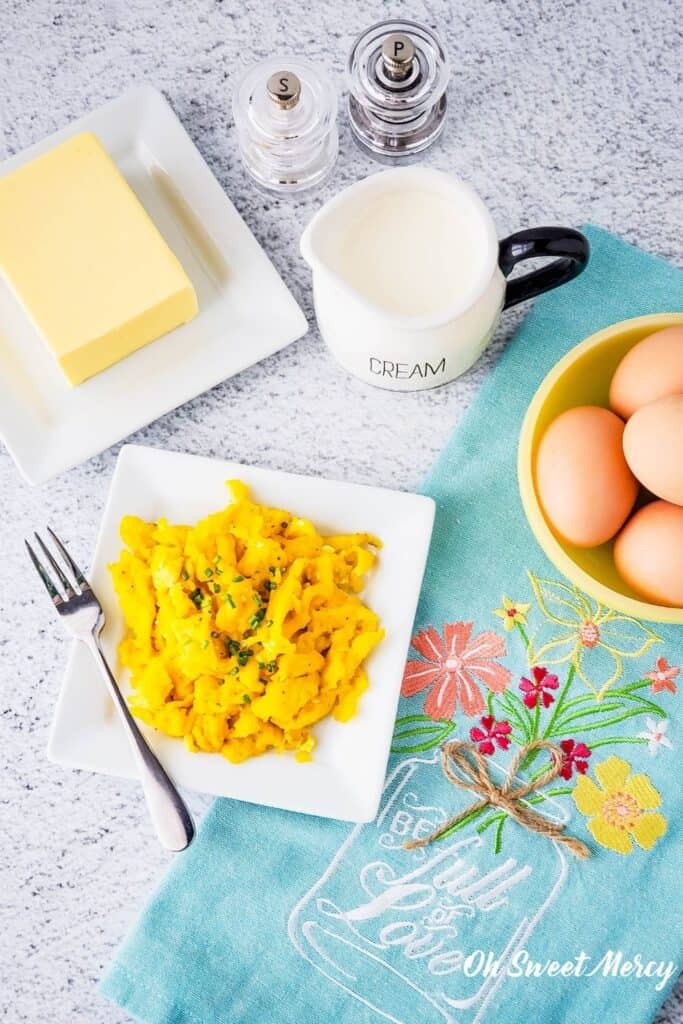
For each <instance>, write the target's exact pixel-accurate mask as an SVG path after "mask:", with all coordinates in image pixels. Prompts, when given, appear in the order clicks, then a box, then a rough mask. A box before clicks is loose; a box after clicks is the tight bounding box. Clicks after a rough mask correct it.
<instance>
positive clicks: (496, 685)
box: [401, 622, 512, 721]
mask: <svg viewBox="0 0 683 1024" xmlns="http://www.w3.org/2000/svg"><path fill="white" fill-rule="evenodd" d="M472 626H473V623H472V622H453V623H450V622H447V623H446V624H445V626H444V627H443V638H442V637H440V636H439V634H438V633H437V631H436V630H435V629H434V627H433V626H429V627H428V628H427V629H422V630H420V632H419V633H418V634H417V635H416V636H414V637H413V647H414V648H415V650H416V651H417V652H418V654H421V655H422V657H423V658H424V659H425V660H424V661H417V660H415V661H409V662H408V664H407V665H406V670H405V673H404V676H403V685H402V686H401V693H402V694H403V696H404V697H412V696H413V695H414V694H416V693H419V692H420V690H426V689H427V687H429V688H430V693H429V695H428V696H427V699H426V700H425V703H424V709H425V713H426V714H428V715H429V717H430V718H433V719H434V721H438V720H439V719H442V718H452V717H453V714H454V712H455V708H456V704H460V706H461V707H462V710H463V712H464V713H465V714H466V715H468V716H469V717H470V718H471V717H472V716H473V715H478V714H481V712H482V711H485V710H486V704H485V703H484V698H483V697H482V695H481V691H480V689H479V687H478V685H477V680H479V682H481V683H483V684H484V686H486V687H487V688H488V689H489V690H492V691H493V692H494V693H501V692H502V691H503V690H504V689H505V688H506V686H508V684H509V682H510V678H511V676H512V673H511V672H510V670H509V669H507V668H505V666H504V665H499V664H498V662H497V661H496V660H495V659H496V658H502V657H503V656H504V654H505V653H506V651H505V641H504V640H503V638H502V637H500V636H498V635H497V634H496V633H492V632H491V631H490V630H485V631H484V632H483V633H478V634H477V636H475V637H472Z"/></svg>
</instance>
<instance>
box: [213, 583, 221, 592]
mask: <svg viewBox="0 0 683 1024" xmlns="http://www.w3.org/2000/svg"><path fill="white" fill-rule="evenodd" d="M213 592H214V594H220V592H221V585H220V583H214V585H213Z"/></svg>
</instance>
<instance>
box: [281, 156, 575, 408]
mask: <svg viewBox="0 0 683 1024" xmlns="http://www.w3.org/2000/svg"><path fill="white" fill-rule="evenodd" d="M301 254H302V256H303V258H304V259H305V260H306V262H307V263H308V264H309V266H310V267H311V269H312V271H313V296H314V302H315V311H316V317H317V320H318V326H319V328H320V333H321V334H322V337H323V339H324V340H325V342H326V344H327V345H328V347H329V349H330V350H331V352H332V354H333V355H334V356H335V358H336V359H337V360H338V362H339V363H341V365H342V366H344V367H345V368H346V369H347V370H348V371H349V372H350V373H352V374H355V376H356V377H360V378H361V380H364V381H366V382H367V383H368V384H375V385H377V386H378V387H382V388H388V389H390V390H394V391H418V390H423V389H426V388H433V387H438V386H439V385H440V384H446V383H448V381H451V380H453V379H454V378H456V377H458V376H460V374H462V373H464V372H465V370H467V369H469V367H470V366H471V365H472V364H473V363H474V362H475V361H476V360H477V359H478V358H479V356H480V355H481V353H482V352H483V350H484V348H485V347H486V345H487V344H488V342H489V341H490V339H491V337H492V335H493V333H494V331H495V329H496V326H497V324H498V320H499V318H500V314H501V311H502V310H503V309H505V308H507V307H508V306H514V305H516V304H517V303H518V302H523V301H524V300H525V299H530V298H533V297H534V296H535V295H540V293H541V292H545V291H549V290H550V289H551V288H557V287H558V286H559V285H561V284H564V283H565V282H567V281H570V280H571V279H572V278H573V277H576V276H577V274H580V273H581V271H582V270H583V269H584V267H585V266H586V264H587V262H588V254H589V246H588V240H587V239H586V238H585V237H584V236H583V235H582V234H581V233H580V232H578V231H574V230H572V229H571V228H564V227H540V228H530V229H528V230H525V231H518V232H516V233H515V234H512V235H510V236H509V237H507V238H504V239H503V240H502V241H501V242H498V239H497V235H496V229H495V226H494V223H493V219H492V217H491V214H490V213H489V211H488V209H487V207H486V206H485V204H484V203H483V202H482V200H481V199H480V198H479V196H478V195H477V194H476V192H475V191H474V190H473V189H472V188H471V187H470V186H469V185H467V184H465V183H464V182H462V181H459V180H458V179H457V178H454V177H453V176H452V175H450V174H447V173H445V172H443V171H438V170H435V169H433V168H430V167H424V166H410V167H400V168H396V169H391V170H385V171H380V172H379V173H377V174H372V175H370V177H368V178H364V179H363V180H361V181H358V182H356V183H355V184H353V185H350V186H349V187H348V188H346V189H344V190H343V191H342V192H340V193H338V194H337V195H336V196H334V197H333V198H332V199H331V200H329V201H328V202H327V203H325V205H324V206H323V207H322V208H321V209H320V210H319V211H318V213H317V214H316V215H315V216H314V217H313V219H312V221H311V222H310V223H309V225H308V227H307V228H306V229H305V231H304V233H303V236H302V238H301ZM539 256H542V257H548V256H550V257H557V258H556V259H554V260H553V261H552V262H551V263H549V264H547V265H545V266H543V267H541V268H540V269H537V270H532V271H530V272H529V273H527V274H524V275H523V276H520V277H517V278H515V279H514V280H511V281H508V280H507V277H508V275H509V274H510V273H511V271H512V269H513V267H514V266H515V265H516V264H517V263H519V262H520V261H522V260H526V259H530V258H533V257H539Z"/></svg>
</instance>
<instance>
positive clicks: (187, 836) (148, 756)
mask: <svg viewBox="0 0 683 1024" xmlns="http://www.w3.org/2000/svg"><path fill="white" fill-rule="evenodd" d="M86 642H87V641H86ZM87 646H88V647H89V648H90V650H91V651H92V653H93V655H94V657H95V661H96V662H97V664H98V665H99V667H100V670H101V672H102V675H103V676H104V678H105V681H106V683H107V686H108V688H109V692H110V693H111V696H112V697H113V699H114V703H115V704H116V708H117V711H118V713H119V715H120V717H121V721H122V722H123V726H124V728H125V730H126V733H127V734H128V739H129V740H130V743H131V746H132V748H133V753H134V755H135V761H136V764H137V767H138V772H139V776H140V782H141V783H142V789H143V792H144V794H145V800H146V801H147V809H148V810H149V814H150V817H151V819H152V823H153V825H154V828H155V830H156V834H157V836H158V837H159V841H160V842H161V844H162V846H164V847H165V848H166V849H167V850H173V851H175V852H178V851H180V850H184V849H185V848H186V847H187V846H189V845H190V843H191V842H192V838H193V836H194V823H193V821H192V817H191V815H190V812H189V811H188V809H187V807H186V806H185V803H184V801H183V799H182V797H181V796H180V793H179V792H178V790H177V789H176V787H175V786H174V785H173V783H172V782H171V780H170V778H169V777H168V775H167V774H166V772H165V770H164V768H163V767H162V765H161V762H160V761H159V759H158V758H157V756H156V754H155V753H154V752H153V751H152V749H151V748H150V746H149V745H148V743H147V741H146V740H145V738H144V736H143V735H142V733H141V732H140V730H139V728H138V726H137V723H136V721H135V719H134V718H133V716H132V714H131V713H130V709H129V707H128V704H127V703H126V701H125V698H124V697H123V694H122V693H121V691H120V689H119V685H118V683H117V682H116V679H115V678H114V675H113V673H112V671H111V669H110V668H109V664H108V662H107V659H106V658H105V656H104V653H103V651H102V648H101V647H100V643H99V639H98V637H97V636H94V635H93V636H92V638H91V640H90V642H87Z"/></svg>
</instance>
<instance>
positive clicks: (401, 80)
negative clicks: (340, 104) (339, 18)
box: [347, 20, 450, 161]
mask: <svg viewBox="0 0 683 1024" xmlns="http://www.w3.org/2000/svg"><path fill="white" fill-rule="evenodd" d="M449 77H450V69H449V66H448V58H447V57H446V53H445V51H444V48H443V45H442V44H441V42H440V40H439V38H438V37H437V36H436V35H435V33H434V32H432V30H431V29H429V28H427V27H426V26H425V25H419V24H418V23H417V22H414V21H402V20H401V21H393V20H390V21H380V22H378V23H377V24H375V25H371V26H370V28H368V29H366V30H365V32H362V33H361V35H360V36H359V37H358V39H357V40H356V42H355V43H354V45H353V47H352V49H351V53H350V54H349V59H348V64H347V78H348V85H349V101H348V102H349V117H350V119H351V128H352V131H353V134H354V136H355V139H356V141H357V142H358V143H359V145H360V146H361V148H362V149H364V150H366V151H367V152H369V153H370V154H371V155H372V156H374V157H375V158H376V159H379V160H394V159H402V160H404V161H405V160H406V159H407V158H410V157H411V156H414V155H416V154H418V153H421V152H423V150H425V149H427V147H428V146H431V144H432V142H434V140H435V139H436V138H437V136H438V135H439V133H440V132H441V130H442V128H443V126H444V121H445V117H446V87H447V86H448V80H449Z"/></svg>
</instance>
